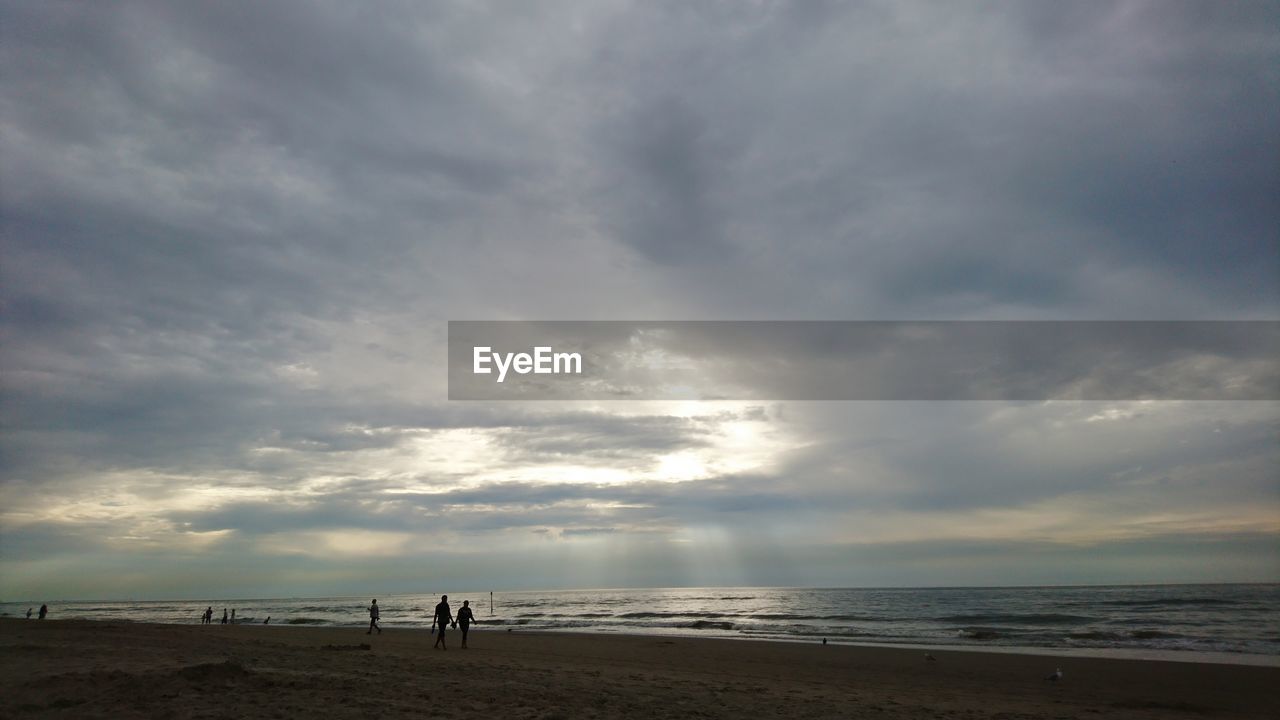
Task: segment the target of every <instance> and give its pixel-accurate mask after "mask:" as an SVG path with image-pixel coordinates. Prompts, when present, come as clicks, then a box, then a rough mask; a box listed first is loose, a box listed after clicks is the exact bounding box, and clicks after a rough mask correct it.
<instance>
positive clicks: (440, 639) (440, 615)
mask: <svg viewBox="0 0 1280 720" xmlns="http://www.w3.org/2000/svg"><path fill="white" fill-rule="evenodd" d="M475 619H476V618H475V615H473V614H472V613H471V601H470V600H463V601H462V609H460V610H458V617H456V618H455V617H454V616H453V613H451V612H450V611H449V596H448V595H441V596H440V602H439V603H437V604H436V612H435V615H433V616H432V617H431V630H432V632H436V627H437V626H439V628H440V630H439V632H438V634H437V635H436V644H435V645H433V646H432V647H438V648H440V649H441V650H448V649H449V647H448V646H447V645H446V644H445V641H444V631H445V628H447V627H449V624H450V623H452V624H453V626H454V627H455V628H456V627H459V625H461V630H462V649H463V650H466V649H467V630H468V629H470V628H471V623H472V622H473V621H474V620H475Z"/></svg>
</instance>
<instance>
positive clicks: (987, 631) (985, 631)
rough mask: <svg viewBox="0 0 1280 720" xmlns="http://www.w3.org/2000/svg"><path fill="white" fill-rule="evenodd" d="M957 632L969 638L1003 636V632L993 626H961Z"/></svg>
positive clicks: (986, 638)
mask: <svg viewBox="0 0 1280 720" xmlns="http://www.w3.org/2000/svg"><path fill="white" fill-rule="evenodd" d="M956 634H957V635H959V636H960V637H962V638H967V639H969V640H995V639H996V638H998V637H1003V633H1002V632H1000V631H997V630H995V629H993V628H961V629H960V630H959V631H958V632H957V633H956Z"/></svg>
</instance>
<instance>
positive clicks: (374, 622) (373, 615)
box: [364, 598, 382, 635]
mask: <svg viewBox="0 0 1280 720" xmlns="http://www.w3.org/2000/svg"><path fill="white" fill-rule="evenodd" d="M379 615H380V613H379V612H378V598H374V599H373V604H372V605H370V606H369V629H368V630H366V631H365V633H364V634H365V635H368V634H369V633H371V632H373V631H374V630H377V631H378V634H379V635H381V634H382V628H380V627H378V617H379Z"/></svg>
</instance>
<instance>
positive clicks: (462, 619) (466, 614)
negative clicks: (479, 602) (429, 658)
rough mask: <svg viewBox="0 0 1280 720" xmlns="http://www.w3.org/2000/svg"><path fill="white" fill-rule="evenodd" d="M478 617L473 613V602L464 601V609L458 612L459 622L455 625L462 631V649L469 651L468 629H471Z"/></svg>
mask: <svg viewBox="0 0 1280 720" xmlns="http://www.w3.org/2000/svg"><path fill="white" fill-rule="evenodd" d="M475 619H476V616H475V615H473V614H472V613H471V601H470V600H463V601H462V607H461V608H460V609H459V610H458V620H457V622H456V623H454V625H455V626H456V627H459V628H461V629H462V649H463V650H466V649H467V628H469V627H471V623H472V621H474V620H475Z"/></svg>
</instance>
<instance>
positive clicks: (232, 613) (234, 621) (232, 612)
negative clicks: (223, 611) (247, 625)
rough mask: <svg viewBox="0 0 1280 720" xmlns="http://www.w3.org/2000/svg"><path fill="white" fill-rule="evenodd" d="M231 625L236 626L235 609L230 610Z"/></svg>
mask: <svg viewBox="0 0 1280 720" xmlns="http://www.w3.org/2000/svg"><path fill="white" fill-rule="evenodd" d="M231 624H232V625H235V624H236V609H235V608H231Z"/></svg>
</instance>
